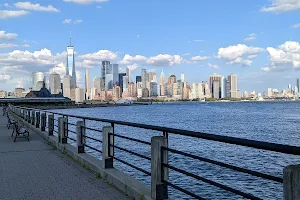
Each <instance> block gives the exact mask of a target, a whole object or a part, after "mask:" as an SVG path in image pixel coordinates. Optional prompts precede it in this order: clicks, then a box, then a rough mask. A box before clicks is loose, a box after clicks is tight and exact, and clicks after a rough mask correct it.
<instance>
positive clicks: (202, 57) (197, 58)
mask: <svg viewBox="0 0 300 200" xmlns="http://www.w3.org/2000/svg"><path fill="white" fill-rule="evenodd" d="M208 59H209V57H208V56H194V57H192V59H191V60H192V61H201V60H208Z"/></svg>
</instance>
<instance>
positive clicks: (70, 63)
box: [66, 33, 77, 88]
mask: <svg viewBox="0 0 300 200" xmlns="http://www.w3.org/2000/svg"><path fill="white" fill-rule="evenodd" d="M70 70H72V77H71V88H76V87H77V85H76V71H75V56H74V47H73V46H72V35H71V33H70V45H69V46H68V47H67V66H66V75H70Z"/></svg>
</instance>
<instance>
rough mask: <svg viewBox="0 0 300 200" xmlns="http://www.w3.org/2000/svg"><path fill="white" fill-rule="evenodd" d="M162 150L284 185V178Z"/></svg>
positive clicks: (174, 151) (183, 153)
mask: <svg viewBox="0 0 300 200" xmlns="http://www.w3.org/2000/svg"><path fill="white" fill-rule="evenodd" d="M162 149H163V150H167V151H169V152H173V153H177V154H180V155H183V156H187V157H190V158H194V159H197V160H200V161H203V162H208V163H211V164H214V165H218V166H221V167H225V168H228V169H232V170H235V171H239V172H243V173H246V174H250V175H253V176H257V177H260V178H264V179H268V180H271V181H276V182H279V183H283V178H280V177H276V176H272V175H269V174H264V173H261V172H256V171H252V170H250V169H244V168H241V167H237V166H234V165H230V164H226V163H222V162H219V161H215V160H211V159H208V158H203V157H200V156H196V155H192V154H189V153H185V152H182V151H178V150H175V149H170V148H166V147H162Z"/></svg>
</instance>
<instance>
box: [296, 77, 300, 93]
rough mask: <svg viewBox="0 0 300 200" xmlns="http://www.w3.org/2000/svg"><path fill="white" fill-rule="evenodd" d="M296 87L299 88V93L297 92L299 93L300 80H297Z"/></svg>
mask: <svg viewBox="0 0 300 200" xmlns="http://www.w3.org/2000/svg"><path fill="white" fill-rule="evenodd" d="M296 86H297V88H298V91H297V92H298V93H299V89H300V83H299V78H297V85H296Z"/></svg>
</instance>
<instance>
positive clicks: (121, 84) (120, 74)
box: [118, 73, 126, 94]
mask: <svg viewBox="0 0 300 200" xmlns="http://www.w3.org/2000/svg"><path fill="white" fill-rule="evenodd" d="M124 76H126V73H119V85H118V86H120V89H121V94H122V93H123V77H124Z"/></svg>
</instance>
